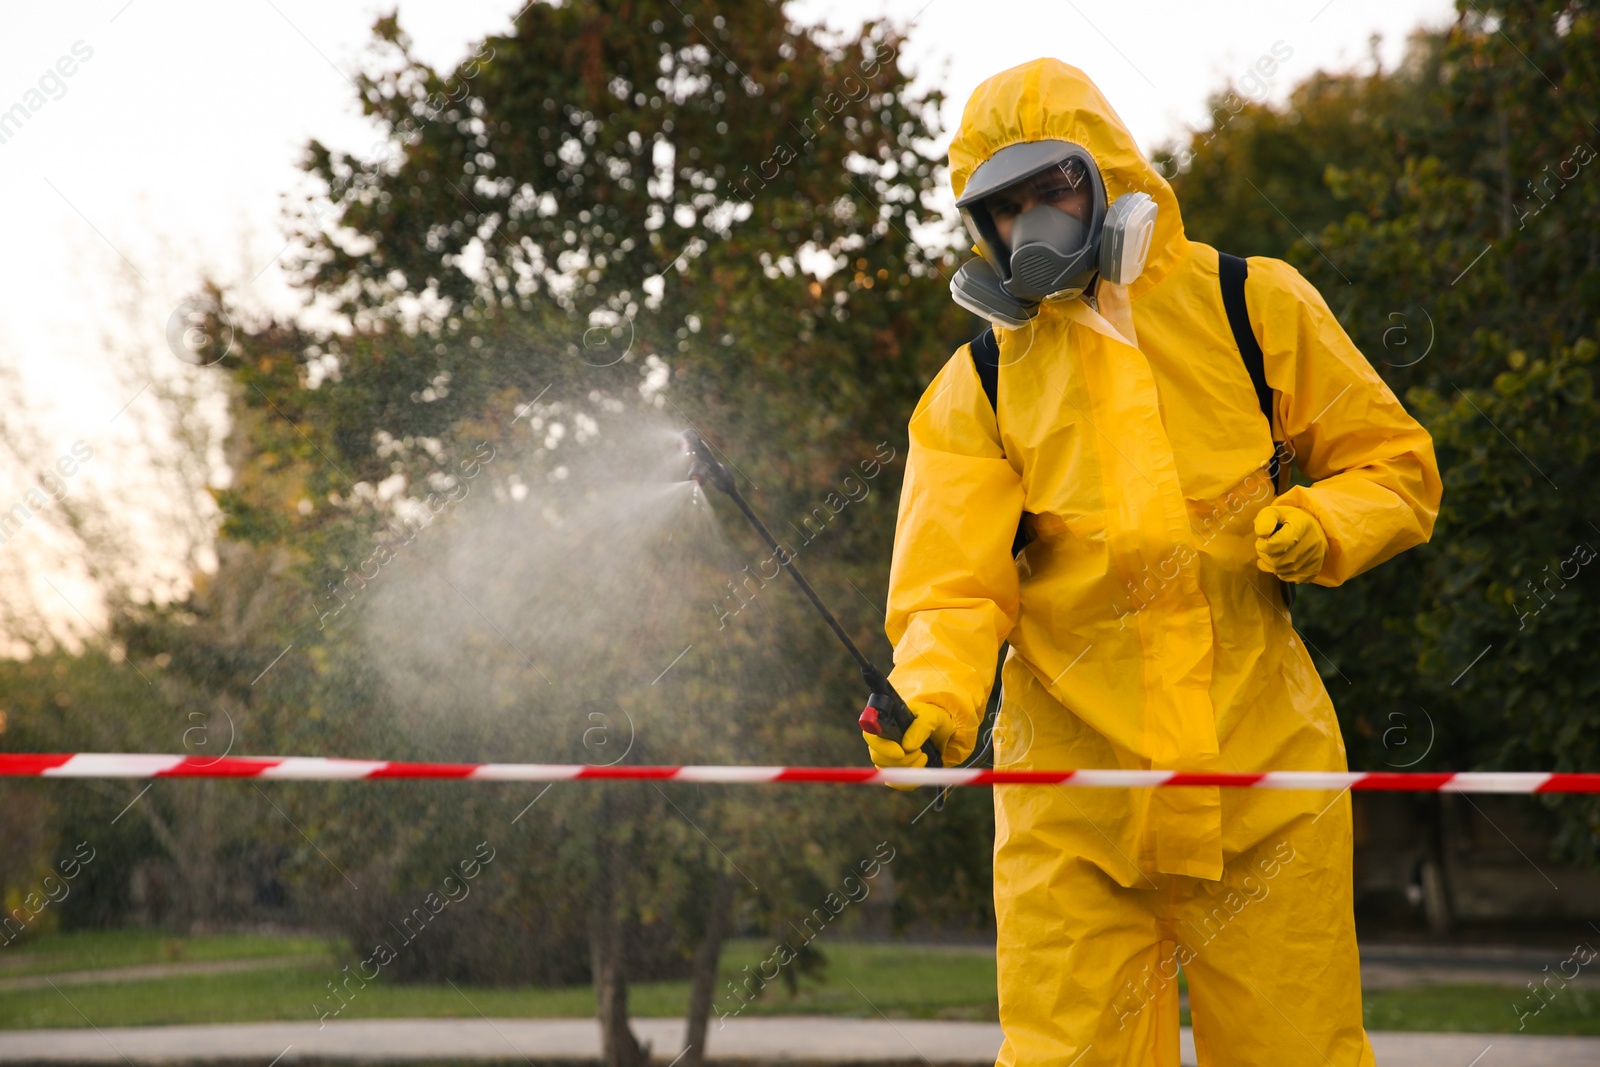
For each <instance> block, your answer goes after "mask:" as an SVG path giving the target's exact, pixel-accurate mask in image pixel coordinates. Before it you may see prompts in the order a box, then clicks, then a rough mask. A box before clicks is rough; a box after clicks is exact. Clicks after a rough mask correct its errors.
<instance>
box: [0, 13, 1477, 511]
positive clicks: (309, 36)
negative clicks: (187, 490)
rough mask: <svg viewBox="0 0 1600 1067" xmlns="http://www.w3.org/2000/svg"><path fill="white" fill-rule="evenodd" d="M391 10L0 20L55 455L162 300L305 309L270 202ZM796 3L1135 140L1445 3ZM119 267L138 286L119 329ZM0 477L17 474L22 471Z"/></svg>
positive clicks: (8, 147) (1399, 35) (501, 21)
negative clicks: (1049, 86)
mask: <svg viewBox="0 0 1600 1067" xmlns="http://www.w3.org/2000/svg"><path fill="white" fill-rule="evenodd" d="M390 6H391V5H390V4H387V3H385V4H378V3H375V2H372V0H230V2H227V3H215V2H211V3H202V2H199V0H131V2H130V0H90V2H75V3H72V4H28V5H8V7H9V10H7V11H6V12H5V13H4V14H3V15H0V20H3V21H0V26H3V30H4V32H0V72H3V73H0V113H4V112H7V111H10V112H11V113H12V114H13V115H15V114H17V112H16V111H15V110H14V105H17V104H21V105H23V109H24V110H26V111H27V112H29V115H28V117H27V120H26V121H25V122H23V123H21V125H20V127H17V126H15V125H13V126H9V127H7V126H0V135H4V140H3V141H0V192H3V194H4V195H3V200H0V202H3V203H4V204H5V205H6V210H7V212H8V215H9V217H8V219H7V223H8V225H7V227H6V231H7V233H8V235H9V240H8V244H7V248H6V254H5V255H4V256H3V257H0V287H3V292H4V293H5V300H4V303H3V305H0V307H3V309H4V310H3V314H0V360H4V361H5V362H7V363H10V364H11V365H13V366H19V367H21V368H22V369H23V370H24V372H25V373H26V375H27V390H26V396H25V397H8V398H7V400H8V402H9V403H10V404H11V405H12V406H13V408H16V407H18V406H19V404H20V405H25V406H26V408H27V410H29V411H31V412H34V413H37V414H39V415H41V416H42V417H44V418H45V419H46V421H47V424H48V426H49V427H50V430H51V433H52V435H53V436H55V437H58V438H59V441H60V449H59V450H60V451H65V450H66V448H67V447H68V445H69V444H70V442H72V441H73V440H76V439H80V438H82V439H86V440H88V441H90V442H91V443H95V442H99V445H98V447H101V453H100V454H101V455H102V456H109V457H111V462H110V463H107V464H104V465H103V466H102V465H101V464H98V463H97V464H96V467H97V469H101V470H103V471H110V470H114V469H115V464H116V460H115V457H116V456H117V455H118V454H119V450H117V449H116V448H114V447H110V448H108V447H105V446H106V445H107V444H108V443H109V444H114V443H115V433H116V432H120V431H121V430H122V429H123V428H124V427H122V426H120V425H119V426H112V427H111V428H110V430H108V426H109V425H110V420H111V418H112V416H114V415H115V414H116V412H117V411H118V410H119V409H120V408H121V407H122V406H123V405H124V404H127V403H129V401H130V396H129V395H126V394H129V393H131V392H132V390H130V389H128V388H127V386H126V385H122V384H119V383H117V382H115V381H114V380H113V374H112V368H111V367H110V366H109V365H108V356H107V354H106V350H105V346H104V344H103V343H102V340H101V338H102V335H104V334H107V333H114V334H115V335H116V336H117V337H118V339H119V341H120V343H122V344H125V345H126V344H133V345H141V346H145V347H147V348H149V349H152V350H160V351H161V352H162V353H163V357H162V358H167V357H166V355H165V348H166V344H165V336H166V327H167V320H168V317H169V315H170V312H171V311H172V309H173V308H175V307H176V306H177V305H178V304H179V302H180V301H181V300H182V298H183V297H184V295H185V294H186V293H187V292H188V291H190V290H191V289H192V287H193V286H194V284H195V281H196V279H197V278H198V277H199V276H200V274H201V272H202V271H203V270H205V269H209V270H211V271H212V272H213V273H214V274H216V275H217V276H219V277H221V278H223V279H224V280H229V281H231V282H232V283H234V284H235V285H236V286H238V287H240V288H241V289H242V290H244V291H245V292H246V293H247V294H248V296H249V298H250V299H252V300H253V301H255V302H256V303H257V304H258V305H259V306H264V307H272V308H277V309H288V308H291V307H293V306H295V301H294V300H293V298H292V294H291V293H290V291H289V290H288V288H287V286H286V285H285V283H284V279H283V277H282V275H281V273H280V268H279V265H278V261H277V258H276V257H278V256H279V254H280V253H281V252H282V250H283V248H284V237H283V232H282V228H281V224H280V217H281V204H282V197H283V196H284V195H285V194H286V193H289V192H292V191H294V190H296V189H297V188H299V187H300V185H299V183H300V175H299V172H298V170H297V168H296V163H297V161H298V160H299V158H300V155H301V149H302V148H303V146H304V145H305V143H306V142H307V141H308V140H309V139H311V138H313V137H315V138H318V139H320V140H322V141H324V142H325V143H328V144H331V145H334V146H336V147H342V148H346V149H348V150H352V151H356V152H364V151H366V150H367V149H368V148H369V147H370V146H371V145H372V143H373V139H374V138H373V132H372V130H371V128H370V127H368V126H367V125H366V123H365V122H364V120H362V119H361V117H360V114H359V110H358V108H357V107H356V105H355V102H354V99H355V94H354V87H353V85H352V83H351V81H350V76H351V74H352V72H354V71H355V70H356V69H358V68H359V67H360V66H361V65H362V63H363V61H364V56H365V54H366V49H367V41H368V36H369V34H368V30H369V27H370V26H371V24H372V21H373V19H374V17H375V16H376V15H377V14H378V13H380V12H381V11H384V10H387V9H388V8H389V7H390ZM682 6H683V7H684V8H685V10H689V11H696V10H699V9H700V8H701V7H702V5H701V4H700V3H699V2H696V0H683V4H682ZM704 6H705V7H707V8H709V7H710V6H711V5H704ZM399 10H400V17H401V24H402V26H404V28H405V29H406V30H407V31H408V32H409V33H410V34H411V36H412V37H413V39H414V40H415V42H416V52H417V53H418V55H419V56H420V57H421V58H423V59H424V60H426V61H428V62H431V63H432V64H434V65H435V66H438V67H441V68H444V69H448V68H450V67H452V66H453V65H454V64H455V63H456V62H457V61H458V60H459V59H461V58H462V57H463V56H464V55H466V54H467V53H468V52H469V51H470V50H471V47H472V43H473V42H474V41H476V40H478V39H479V38H481V37H482V36H483V35H484V34H487V33H497V32H504V31H506V30H507V29H508V27H509V26H510V23H511V18H512V16H513V15H514V14H515V13H516V11H517V5H515V4H514V3H507V2H505V0H399ZM791 12H792V14H793V15H794V16H795V17H796V18H798V19H799V20H801V21H819V20H820V21H826V22H828V23H830V24H832V25H835V26H837V27H840V28H845V27H847V26H848V25H849V21H850V20H851V19H852V18H860V17H862V16H863V15H869V16H870V15H880V14H887V15H888V16H890V17H892V18H894V19H896V20H897V21H899V22H900V23H901V24H902V25H903V24H905V23H907V22H914V25H913V26H912V29H911V44H910V46H909V47H908V48H907V49H906V50H905V51H904V52H903V53H902V55H903V57H904V59H905V60H906V61H907V62H909V64H910V66H911V67H912V68H913V69H914V70H915V71H916V72H917V74H918V77H919V79H920V81H921V82H922V83H923V84H925V85H930V86H931V85H938V86H941V87H943V89H944V90H945V91H946V93H947V96H948V104H947V113H946V115H945V126H946V129H949V128H950V127H951V126H953V125H954V123H955V122H956V120H957V119H958V118H959V115H960V109H961V105H962V104H963V103H964V102H965V100H966V97H967V95H968V94H969V93H970V92H971V90H972V88H973V87H974V86H975V85H976V84H977V83H978V82H979V81H981V80H982V79H983V78H985V77H987V76H989V75H991V74H993V73H995V72H997V71H999V70H1002V69H1004V68H1006V67H1010V66H1014V65H1016V64H1018V63H1021V62H1024V61H1026V60H1029V59H1033V58H1036V57H1038V56H1040V55H1053V56H1057V57H1059V58H1061V59H1064V60H1066V61H1067V62H1070V63H1073V64H1075V65H1077V66H1079V67H1082V68H1083V69H1084V70H1086V71H1087V72H1088V73H1089V74H1090V75H1091V76H1092V77H1093V78H1094V79H1095V80H1096V81H1097V82H1098V83H1099V84H1100V86H1101V87H1102V89H1103V90H1104V91H1105V93H1106V95H1107V97H1108V98H1109V99H1110V100H1111V101H1112V103H1113V104H1114V106H1115V107H1116V108H1117V110H1118V111H1119V112H1120V114H1121V115H1122V117H1123V119H1124V120H1125V121H1126V122H1127V123H1128V125H1129V126H1130V127H1131V128H1132V130H1133V131H1134V134H1135V135H1136V136H1137V137H1138V138H1139V140H1140V142H1141V143H1142V144H1144V145H1145V146H1146V147H1147V148H1149V147H1152V146H1154V145H1156V144H1159V143H1161V142H1162V141H1165V140H1167V139H1169V138H1171V137H1173V136H1174V135H1176V134H1179V133H1181V132H1182V130H1183V128H1184V127H1185V126H1186V125H1187V126H1191V127H1201V126H1203V125H1204V124H1205V122H1206V109H1205V99H1206V96H1207V94H1208V93H1211V92H1214V91H1216V90H1217V89H1219V88H1220V87H1223V86H1225V85H1229V84H1232V85H1235V86H1241V82H1242V86H1241V87H1242V88H1243V89H1244V90H1245V91H1247V92H1248V93H1249V94H1250V95H1252V96H1259V95H1261V94H1262V93H1265V94H1268V95H1271V96H1273V97H1277V98H1281V97H1282V96H1283V94H1284V93H1285V92H1286V91H1287V89H1288V88H1289V87H1290V86H1291V85H1292V84H1293V83H1294V82H1296V81H1298V80H1300V79H1302V78H1304V77H1306V76H1307V75H1309V74H1310V73H1311V72H1312V71H1314V70H1316V69H1318V68H1324V69H1329V68H1332V69H1351V68H1357V69H1370V67H1371V62H1372V60H1371V55H1372V45H1371V43H1370V41H1371V38H1372V37H1373V36H1374V35H1378V36H1379V37H1380V38H1381V40H1382V43H1381V46H1380V48H1379V55H1380V56H1381V57H1382V61H1383V62H1384V64H1385V66H1393V65H1394V63H1395V62H1396V61H1397V60H1398V58H1399V56H1400V55H1401V52H1402V50H1403V47H1404V43H1405V38H1406V36H1407V34H1409V33H1410V32H1411V31H1412V30H1413V29H1414V28H1415V27H1417V26H1418V25H1421V24H1429V25H1439V24H1441V23H1444V22H1446V21H1448V20H1449V19H1450V18H1451V15H1452V13H1451V6H1450V4H1449V3H1448V2H1446V0H1382V2H1379V0H1293V2H1271V3H1268V2H1229V3H1225V4H1224V3H1214V4H1198V3H1192V2H1166V0H1143V2H1140V3H1132V4H1116V5H1110V4H1092V3H1085V2H1082V0H1078V2H1073V0H1067V2H1058V0H1052V2H1049V3H1028V2H1024V0H986V2H984V3H981V4H978V3H971V2H966V0H932V2H925V0H867V2H865V3H862V2H855V3H851V2H847V0H804V2H799V3H796V4H794V5H793V6H792V8H791ZM1274 50H1276V54H1277V55H1278V56H1279V57H1280V58H1282V57H1284V56H1285V55H1287V58H1286V59H1283V61H1282V62H1281V63H1280V64H1279V65H1278V67H1277V69H1276V70H1275V72H1274V73H1273V76H1272V77H1271V78H1270V79H1269V80H1267V81H1266V82H1265V83H1264V84H1262V83H1257V82H1255V81H1245V80H1244V79H1245V78H1246V76H1247V75H1249V73H1250V71H1251V69H1252V67H1253V66H1254V65H1255V64H1256V63H1257V61H1258V60H1260V59H1261V58H1262V57H1264V56H1266V55H1268V54H1271V53H1273V52H1274ZM1244 251H1248V250H1244ZM117 271H122V272H124V273H127V274H129V276H133V277H137V278H139V279H141V284H142V285H143V286H145V288H146V292H147V297H146V299H145V301H144V303H143V304H142V305H141V306H140V308H139V309H138V311H137V314H136V319H137V321H136V322H135V323H133V324H132V325H129V323H128V321H127V312H126V311H125V310H123V309H122V308H120V307H119V305H118V300H119V294H120V293H121V292H122V290H120V289H119V288H118V287H117V285H116V284H115V274H116V272H117ZM133 403H134V404H137V403H139V400H138V399H133ZM0 473H3V474H5V475H9V476H10V477H9V478H6V479H4V480H9V481H12V482H13V484H15V476H16V474H17V473H18V472H0ZM0 484H3V481H0ZM0 510H3V506H0Z"/></svg>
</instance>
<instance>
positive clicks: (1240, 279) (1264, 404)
mask: <svg viewBox="0 0 1600 1067" xmlns="http://www.w3.org/2000/svg"><path fill="white" fill-rule="evenodd" d="M1249 276H1250V264H1249V263H1248V262H1246V261H1245V260H1244V259H1243V258H1242V257H1240V256H1230V255H1228V253H1226V252H1218V253H1217V280H1218V282H1219V283H1220V284H1221V287H1222V308H1223V310H1224V311H1226V312H1227V314H1228V328H1229V329H1231V330H1232V331H1233V343H1234V345H1235V346H1237V347H1238V349H1239V358H1240V359H1241V360H1243V361H1244V369H1245V370H1246V371H1248V372H1249V374H1250V384H1251V385H1253V386H1255V390H1256V402H1257V403H1259V404H1260V405H1261V414H1262V415H1264V416H1265V417H1266V420H1267V433H1268V434H1270V435H1272V459H1271V460H1270V461H1269V462H1268V464H1267V477H1269V478H1271V479H1272V485H1273V488H1274V489H1275V490H1277V491H1278V492H1279V493H1282V492H1283V491H1284V490H1285V489H1287V488H1288V484H1287V483H1288V480H1289V479H1288V474H1289V464H1288V463H1286V462H1284V460H1285V458H1286V453H1285V451H1284V446H1283V442H1282V441H1280V440H1278V438H1277V435H1276V434H1275V433H1273V430H1274V426H1273V422H1272V386H1270V385H1268V384H1267V364H1266V357H1265V356H1264V355H1263V353H1262V351H1261V344H1260V342H1258V341H1257V340H1256V333H1255V331H1254V330H1252V329H1251V328H1250V309H1249V307H1248V306H1247V305H1246V304H1245V300H1244V282H1245V279H1246V278H1248V277H1249ZM1281 588H1282V590H1283V601H1284V604H1285V605H1286V606H1290V607H1292V606H1293V605H1294V586H1293V585H1291V584H1289V583H1288V582H1283V583H1281Z"/></svg>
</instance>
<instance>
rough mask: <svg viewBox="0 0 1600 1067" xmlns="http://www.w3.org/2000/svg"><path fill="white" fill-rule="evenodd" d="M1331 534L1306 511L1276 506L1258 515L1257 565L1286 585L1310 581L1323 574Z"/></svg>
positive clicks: (1284, 505)
mask: <svg viewBox="0 0 1600 1067" xmlns="http://www.w3.org/2000/svg"><path fill="white" fill-rule="evenodd" d="M1327 557H1328V535H1327V534H1325V533H1323V532H1322V524H1321V523H1319V522H1318V521H1317V520H1316V517H1315V516H1314V515H1312V514H1311V512H1309V511H1307V510H1305V509H1304V508H1296V507H1290V506H1288V505H1286V504H1273V505H1271V506H1269V507H1264V508H1262V509H1261V510H1260V511H1259V512H1257V513H1256V566H1258V567H1260V568H1261V569H1262V570H1264V571H1266V572H1267V573H1268V574H1275V575H1277V576H1278V577H1279V578H1282V579H1283V580H1284V581H1286V582H1309V581H1310V580H1311V579H1313V578H1315V577H1316V576H1317V575H1318V574H1320V573H1322V561H1323V560H1324V559H1326V558H1327Z"/></svg>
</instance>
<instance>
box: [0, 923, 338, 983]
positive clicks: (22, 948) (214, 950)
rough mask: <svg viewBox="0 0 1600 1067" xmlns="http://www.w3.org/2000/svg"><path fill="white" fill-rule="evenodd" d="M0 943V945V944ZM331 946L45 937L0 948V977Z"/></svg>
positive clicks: (259, 939)
mask: <svg viewBox="0 0 1600 1067" xmlns="http://www.w3.org/2000/svg"><path fill="white" fill-rule="evenodd" d="M0 945H3V943H0ZM334 947H335V945H334V943H333V942H332V941H330V940H329V939H328V938H325V937H303V936H301V937H284V936H278V935H273V934H214V935H210V936H206V937H175V936H173V935H172V934H169V933H166V932H164V931H160V930H88V931H74V932H72V933H66V934H46V935H44V936H42V937H37V938H31V939H29V940H27V941H19V942H17V943H16V944H13V945H3V947H0V979H5V978H14V977H18V976H21V975H27V974H59V973H60V972H62V971H93V970H101V969H103V968H106V967H134V966H139V965H142V964H150V963H197V962H204V961H211V960H244V959H265V958H269V957H283V956H304V957H307V959H308V960H310V959H316V958H320V957H325V956H328V955H329V953H330V952H331V951H332V950H333V948H334Z"/></svg>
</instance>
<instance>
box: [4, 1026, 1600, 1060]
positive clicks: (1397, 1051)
mask: <svg viewBox="0 0 1600 1067" xmlns="http://www.w3.org/2000/svg"><path fill="white" fill-rule="evenodd" d="M634 1029H635V1032H636V1033H638V1034H639V1036H640V1037H641V1038H642V1039H644V1040H648V1041H650V1042H651V1044H652V1046H653V1049H654V1057H653V1058H654V1060H655V1062H656V1063H657V1064H660V1065H666V1064H669V1063H671V1062H673V1057H675V1056H676V1055H677V1054H678V1051H679V1049H680V1047H681V1042H682V1040H683V1023H682V1021H681V1020H677V1019H636V1020H634ZM709 1044H710V1048H709V1050H708V1051H709V1056H708V1057H707V1058H708V1059H710V1060H716V1061H722V1062H728V1061H743V1062H745V1063H751V1062H759V1063H785V1064H790V1065H799V1064H843V1063H849V1064H852V1065H854V1064H873V1065H877V1067H887V1065H897V1067H898V1065H904V1067H922V1065H940V1064H948V1065H968V1064H970V1065H973V1067H978V1065H983V1064H991V1063H993V1062H994V1057H995V1053H996V1052H997V1051H998V1050H999V1048H1000V1028H999V1026H997V1025H995V1024H993V1023H963V1022H929V1021H922V1020H895V1021H893V1022H890V1021H888V1020H883V1019H839V1018H830V1017H807V1016H787V1017H778V1018H764V1019H733V1020H730V1021H729V1022H728V1024H727V1026H726V1028H725V1029H722V1030H718V1029H717V1027H716V1023H715V1022H713V1023H712V1027H711V1033H710V1038H709ZM1372 1044H1373V1047H1374V1049H1375V1051H1376V1052H1377V1055H1378V1063H1379V1064H1380V1065H1381V1067H1595V1065H1596V1064H1600V1038H1579V1037H1525V1036H1517V1035H1509V1034H1398V1033H1379V1034H1373V1035H1372ZM599 1050H600V1035H599V1030H598V1028H597V1027H596V1025H595V1023H594V1020H592V1019H396V1020H352V1021H333V1022H330V1023H328V1024H327V1025H326V1026H324V1027H320V1028H319V1026H318V1024H316V1023H314V1022H308V1023H234V1024H229V1025H223V1026H140V1027H108V1028H106V1029H102V1030H95V1029H89V1030H13V1031H0V1064H4V1063H12V1064H21V1063H30V1064H44V1063H75V1064H118V1065H128V1064H145V1063H157V1062H160V1063H165V1064H169V1065H170V1064H174V1063H183V1062H186V1061H188V1062H199V1061H206V1062H207V1063H208V1064H211V1065H216V1064H219V1063H238V1064H250V1065H252V1067H268V1065H272V1064H276V1065H277V1067H287V1065H288V1064H292V1063H295V1062H296V1061H303V1060H308V1059H315V1060H319V1061H324V1062H327V1061H346V1062H356V1063H380V1062H385V1063H403V1062H407V1061H412V1062H415V1061H421V1060H434V1061H437V1060H501V1061H510V1062H513V1063H518V1064H520V1063H522V1062H526V1063H528V1064H529V1065H530V1067H541V1065H545V1064H555V1063H558V1062H559V1063H565V1064H572V1063H574V1062H580V1063H581V1062H593V1061H595V1060H596V1059H597V1058H598V1055H599ZM1183 1062H1184V1064H1186V1065H1193V1064H1194V1062H1195V1059H1194V1042H1193V1041H1192V1040H1191V1039H1190V1036H1189V1032H1188V1031H1187V1030H1185V1031H1184V1032H1183Z"/></svg>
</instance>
